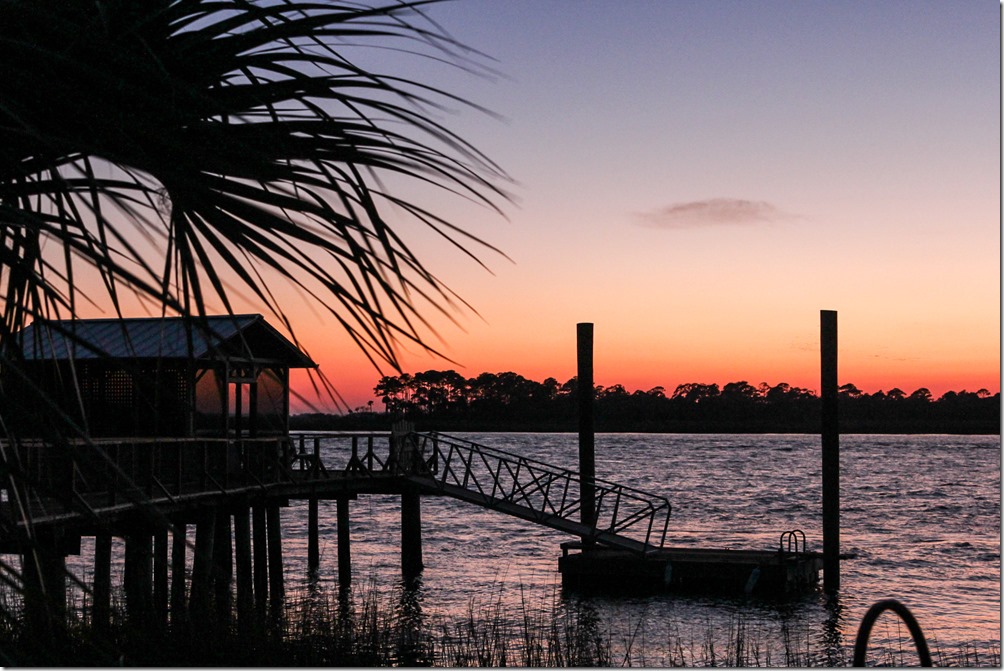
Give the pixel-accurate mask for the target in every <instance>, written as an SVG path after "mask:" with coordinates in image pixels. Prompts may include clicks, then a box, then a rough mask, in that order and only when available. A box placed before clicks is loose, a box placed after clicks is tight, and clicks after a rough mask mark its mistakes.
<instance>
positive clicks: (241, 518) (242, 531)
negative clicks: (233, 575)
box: [234, 506, 254, 636]
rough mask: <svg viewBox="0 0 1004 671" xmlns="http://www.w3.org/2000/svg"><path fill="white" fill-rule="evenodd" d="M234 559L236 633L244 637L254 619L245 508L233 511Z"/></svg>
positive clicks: (248, 525)
mask: <svg viewBox="0 0 1004 671" xmlns="http://www.w3.org/2000/svg"><path fill="white" fill-rule="evenodd" d="M234 559H235V563H236V564H237V631H238V633H239V634H240V635H242V636H246V635H248V634H249V633H251V631H252V627H250V626H249V625H250V624H251V623H252V621H253V619H254V584H253V575H252V563H251V523H250V521H249V520H248V509H247V506H240V507H238V508H237V509H235V510H234Z"/></svg>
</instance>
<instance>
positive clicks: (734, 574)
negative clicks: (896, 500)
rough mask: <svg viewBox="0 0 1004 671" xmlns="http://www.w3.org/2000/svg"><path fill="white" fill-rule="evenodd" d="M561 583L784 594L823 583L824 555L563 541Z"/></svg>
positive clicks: (596, 588)
mask: <svg viewBox="0 0 1004 671" xmlns="http://www.w3.org/2000/svg"><path fill="white" fill-rule="evenodd" d="M561 549H562V555H561V558H560V559H559V560H558V569H559V571H560V572H561V581H562V586H564V587H566V588H570V589H577V590H582V591H593V592H605V591H609V592H617V593H651V592H661V591H668V592H703V593H729V594H757V595H770V596H783V595H785V594H792V593H797V592H800V591H804V590H806V589H811V588H813V587H815V585H816V584H817V583H818V582H819V572H820V570H821V569H822V568H823V555H822V553H818V552H805V551H802V552H786V551H782V550H732V549H726V548H722V549H706V548H660V549H658V550H653V551H652V552H649V553H646V554H638V553H634V552H630V551H626V550H617V549H612V548H605V547H596V546H593V547H590V546H587V545H584V544H583V543H581V542H578V541H576V542H570V543H562V545H561Z"/></svg>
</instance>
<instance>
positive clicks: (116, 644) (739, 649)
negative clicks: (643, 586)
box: [0, 584, 1001, 668]
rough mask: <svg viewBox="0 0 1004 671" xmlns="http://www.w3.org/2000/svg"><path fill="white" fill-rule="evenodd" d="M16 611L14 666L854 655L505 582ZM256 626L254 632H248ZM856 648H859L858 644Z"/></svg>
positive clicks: (3, 648) (971, 649) (895, 654)
mask: <svg viewBox="0 0 1004 671" xmlns="http://www.w3.org/2000/svg"><path fill="white" fill-rule="evenodd" d="M0 599H2V600H4V601H5V603H6V604H7V608H6V609H5V610H6V612H8V613H10V614H12V615H13V617H7V618H3V619H0V663H2V664H3V665H4V666H77V667H79V666H164V667H168V666H246V667H252V666H284V667H289V666H307V667H319V666H353V667H372V666H439V667H503V666H518V667H548V668H561V667H606V666H623V667H653V666H657V667H732V668H738V667H755V668H764V667H773V668H777V667H802V668H805V667H834V666H848V665H849V664H850V655H849V652H848V651H846V650H844V649H843V647H840V646H838V649H837V650H833V649H830V648H829V647H828V646H826V645H824V643H823V642H822V641H820V640H819V639H818V637H817V636H816V635H815V634H813V632H812V631H811V630H810V628H809V625H807V624H804V625H802V624H793V623H790V622H785V623H782V624H781V626H780V629H779V630H778V629H777V628H776V627H774V626H771V625H770V624H769V623H767V622H765V621H762V620H760V619H756V618H751V617H749V616H747V615H744V614H742V613H735V614H733V615H732V616H731V617H730V618H729V620H728V621H727V622H726V623H724V624H722V623H714V622H711V621H710V620H706V621H705V622H703V623H694V624H691V623H684V622H675V621H671V622H667V623H665V625H664V626H663V625H660V629H659V631H658V632H655V631H650V630H648V629H647V628H646V626H644V624H643V623H642V622H641V621H635V622H623V623H620V624H621V625H622V626H620V627H619V628H618V629H617V631H614V629H613V628H612V627H611V625H610V624H609V623H605V622H604V618H601V617H600V614H599V612H598V611H597V610H596V608H595V606H594V605H593V604H592V603H591V602H590V601H588V600H586V599H579V598H575V597H568V596H562V595H560V594H559V593H558V592H557V590H556V591H555V592H553V593H552V594H550V595H548V596H542V597H539V598H535V599H531V598H530V597H528V596H527V595H526V593H524V592H523V590H522V589H520V593H519V596H518V603H516V604H513V602H512V600H511V599H509V598H508V596H507V595H506V594H505V589H504V588H503V587H502V586H501V585H499V586H496V587H494V588H493V589H492V590H491V591H490V592H489V594H488V595H487V596H486V597H472V598H471V599H470V600H469V601H468V602H467V606H466V609H465V610H464V612H462V613H458V614H456V615H453V616H445V615H440V614H436V615H425V614H423V612H422V607H421V598H420V596H419V592H415V591H412V590H408V589H403V588H402V589H399V590H396V591H391V592H386V591H381V590H379V589H378V588H377V586H376V585H375V584H370V585H367V586H364V587H362V589H359V590H357V591H356V592H353V593H348V594H346V593H332V592H331V591H328V590H326V589H323V588H319V587H317V586H314V587H311V588H308V589H306V590H304V591H301V592H297V593H296V594H295V595H294V596H293V597H291V598H290V599H289V600H287V604H286V609H285V619H284V620H283V621H282V622H281V623H280V624H279V625H278V626H270V625H269V624H268V623H265V622H255V623H252V624H254V626H252V627H248V626H245V627H241V626H239V622H237V620H236V614H232V616H231V617H230V618H215V617H213V618H206V619H205V621H204V624H203V626H200V627H198V628H192V627H186V626H179V627H171V626H164V625H157V624H156V623H154V624H148V625H146V626H142V627H137V626H135V625H133V624H130V622H129V619H128V618H127V616H126V610H125V604H124V601H123V599H122V598H121V595H116V597H114V598H113V603H112V612H111V615H112V616H111V618H110V623H109V625H108V627H107V628H104V629H97V628H95V627H92V626H91V623H90V621H89V613H88V609H87V608H86V607H84V608H81V607H80V606H81V604H80V603H71V604H70V607H69V608H68V612H67V618H66V624H65V628H63V629H61V631H60V632H59V634H58V635H57V636H55V637H52V636H50V637H48V638H45V639H41V638H39V637H38V636H37V635H35V633H34V632H30V631H27V630H26V629H25V626H24V622H23V618H21V617H18V614H19V613H20V612H21V611H20V610H19V607H18V605H17V598H16V594H12V593H8V594H0ZM245 624H246V623H245ZM903 633H904V632H903V631H902V629H897V625H896V624H894V623H893V622H887V623H884V624H883V625H882V627H881V628H880V629H879V630H876V637H875V646H873V647H872V649H871V651H870V654H869V656H868V660H867V661H868V664H869V665H870V666H883V667H889V666H892V667H903V666H916V665H917V662H918V660H917V656H916V652H915V650H914V648H913V645H912V643H911V642H910V640H909V637H908V636H906V637H904V636H903V635H902V634H903ZM848 643H850V642H848ZM929 643H930V647H931V652H932V655H933V657H934V661H935V664H936V665H937V666H941V667H984V668H993V667H1000V664H1001V655H1000V645H999V643H996V642H994V643H990V644H988V645H981V644H977V643H968V644H964V645H962V646H959V647H957V648H944V647H942V646H941V645H940V644H939V642H938V641H937V639H936V638H934V637H932V638H931V639H930V640H929Z"/></svg>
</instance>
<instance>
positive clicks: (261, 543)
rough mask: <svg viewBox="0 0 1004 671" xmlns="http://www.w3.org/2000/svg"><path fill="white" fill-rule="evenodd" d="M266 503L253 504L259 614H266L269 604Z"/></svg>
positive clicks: (255, 591)
mask: <svg viewBox="0 0 1004 671" xmlns="http://www.w3.org/2000/svg"><path fill="white" fill-rule="evenodd" d="M265 517H266V516H265V505H264V504H263V503H255V504H254V505H252V506H251V521H252V526H253V527H254V538H253V543H254V545H253V551H254V605H255V610H257V611H258V613H259V614H264V613H265V610H266V607H267V604H268V533H267V531H266V523H265Z"/></svg>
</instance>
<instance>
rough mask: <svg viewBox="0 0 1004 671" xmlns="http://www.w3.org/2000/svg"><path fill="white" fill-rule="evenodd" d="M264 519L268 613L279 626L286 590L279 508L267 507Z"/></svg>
mask: <svg viewBox="0 0 1004 671" xmlns="http://www.w3.org/2000/svg"><path fill="white" fill-rule="evenodd" d="M265 517H266V518H267V526H268V588H269V612H270V619H271V621H272V623H273V624H279V623H281V622H282V621H283V619H284V617H283V616H284V611H285V600H286V588H285V585H284V582H283V574H282V527H281V522H280V518H279V506H278V505H275V504H269V505H267V506H266V507H265Z"/></svg>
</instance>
